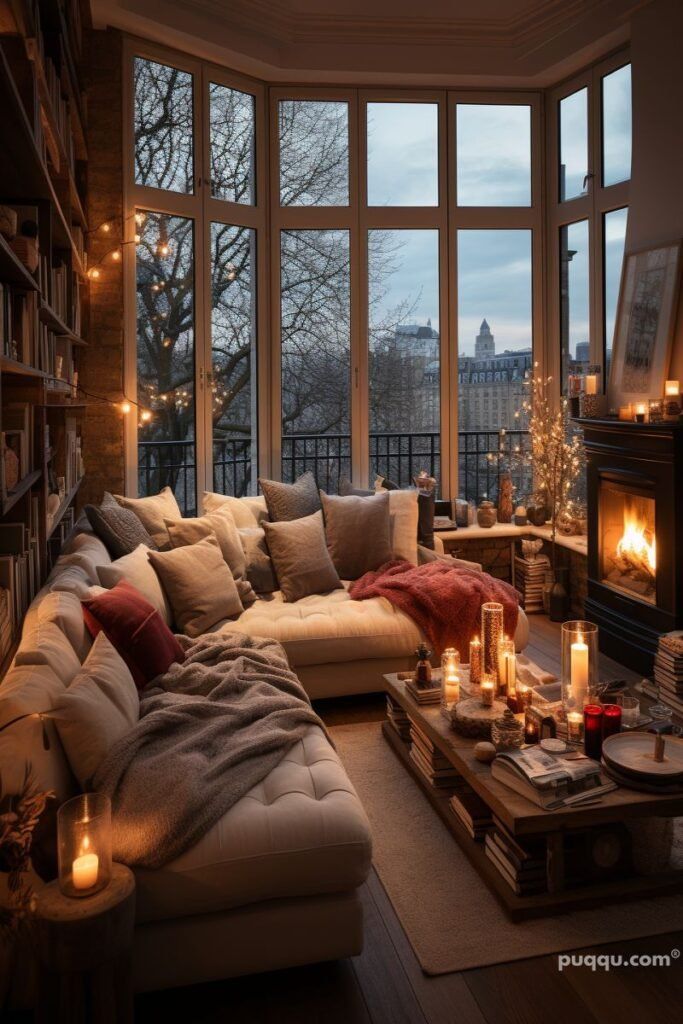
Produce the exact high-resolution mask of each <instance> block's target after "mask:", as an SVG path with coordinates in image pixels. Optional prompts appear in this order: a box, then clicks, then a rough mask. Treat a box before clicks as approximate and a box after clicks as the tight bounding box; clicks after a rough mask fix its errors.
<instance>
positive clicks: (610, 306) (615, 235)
mask: <svg viewBox="0 0 683 1024" xmlns="http://www.w3.org/2000/svg"><path fill="white" fill-rule="evenodd" d="M627 221H628V207H626V206H625V207H624V208H623V209H621V210H612V211H611V213H606V214H605V219H604V240H605V241H604V245H605V373H604V379H605V381H607V380H609V367H610V361H611V358H612V339H613V338H614V324H615V321H616V318H617V300H618V298H619V282H620V280H621V265H622V263H623V260H624V243H625V241H626V223H627Z"/></svg>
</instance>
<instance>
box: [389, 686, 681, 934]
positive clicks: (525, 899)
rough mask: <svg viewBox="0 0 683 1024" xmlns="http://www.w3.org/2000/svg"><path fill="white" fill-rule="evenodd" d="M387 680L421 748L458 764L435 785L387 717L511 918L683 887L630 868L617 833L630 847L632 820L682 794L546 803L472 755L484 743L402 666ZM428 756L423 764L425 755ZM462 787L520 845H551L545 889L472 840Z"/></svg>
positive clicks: (663, 812) (665, 810) (618, 793)
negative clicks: (505, 869) (517, 883)
mask: <svg viewBox="0 0 683 1024" xmlns="http://www.w3.org/2000/svg"><path fill="white" fill-rule="evenodd" d="M384 679H385V683H386V686H385V689H386V692H387V695H388V696H389V697H390V698H391V700H392V701H393V703H394V705H399V706H400V708H402V709H403V711H404V712H405V714H406V715H407V717H408V720H409V722H410V725H411V727H412V729H413V734H415V731H416V732H417V734H418V735H419V736H421V740H420V743H421V746H422V750H423V751H424V749H425V744H426V745H428V746H431V747H432V748H433V749H434V750H435V753H436V754H437V756H438V761H439V764H447V765H448V766H450V767H447V768H446V769H445V770H444V769H441V778H440V779H438V781H433V782H432V781H430V779H429V778H428V777H427V775H426V773H425V772H424V771H423V770H421V769H420V767H419V766H418V765H419V758H418V763H416V760H415V758H414V757H412V756H411V746H412V744H413V740H412V739H411V738H409V736H408V729H407V728H406V729H402V730H400V731H399V730H398V729H397V728H396V727H395V726H394V724H393V723H392V722H391V721H389V720H387V721H385V722H384V724H383V733H384V736H385V738H386V740H387V741H388V743H389V744H390V745H391V747H392V748H393V750H394V751H395V752H396V754H397V755H398V757H399V758H400V760H401V761H402V762H403V764H404V765H405V766H406V768H407V769H408V771H409V772H410V774H411V775H412V776H413V778H415V779H416V781H417V782H418V784H419V785H420V786H421V787H422V790H423V791H424V793H425V794H426V796H427V798H428V799H429V801H430V803H431V804H432V806H433V807H434V808H435V810H436V812H437V813H438V814H439V816H440V817H441V819H442V820H443V822H444V823H445V825H446V827H447V828H448V829H449V831H450V832H451V834H452V835H453V836H454V838H455V839H456V840H457V842H458V844H459V846H460V847H461V849H462V850H463V852H464V853H465V854H466V856H467V858H468V859H469V861H470V863H471V864H472V865H473V866H474V867H475V868H476V870H477V871H478V872H479V874H480V875H481V877H482V879H483V880H484V882H486V884H487V885H488V887H489V889H491V891H492V892H493V893H494V895H495V896H496V897H497V898H498V900H499V901H500V902H501V903H502V905H503V907H504V909H505V910H506V911H507V913H508V914H509V916H510V917H511V918H512V919H513V920H522V919H525V918H531V917H546V916H551V915H553V914H558V913H562V912H567V911H571V910H576V909H579V908H581V907H588V906H602V905H604V904H606V903H608V902H616V901H620V900H625V899H638V898H644V897H648V896H655V895H662V894H664V893H670V892H683V871H672V870H667V871H666V872H662V873H659V874H652V875H638V874H636V873H635V872H634V870H633V869H632V867H631V865H630V857H629V851H628V849H624V850H622V851H621V852H620V853H619V855H618V856H617V855H616V854H615V836H617V837H618V836H619V834H620V830H621V834H622V835H623V836H624V840H625V847H628V846H629V844H628V835H627V833H626V830H625V829H624V825H623V823H624V822H625V821H627V820H629V821H631V820H634V819H638V818H640V819H645V818H666V817H677V816H679V815H683V794H676V795H667V796H659V795H657V794H649V793H639V792H636V791H634V790H629V789H625V788H623V787H619V789H616V790H614V791H613V792H611V793H608V794H606V795H605V796H604V797H603V798H602V801H601V802H600V803H596V804H593V805H592V806H588V807H577V808H561V809H559V810H556V811H547V810H544V809H543V808H541V807H538V806H537V805H536V804H534V803H532V802H531V801H530V800H527V799H526V798H525V797H523V796H521V795H520V794H518V793H516V792H515V791H514V790H512V789H509V788H508V787H507V786H505V785H503V783H501V782H498V781H497V780H496V779H494V778H493V777H492V776H491V769H490V766H489V765H488V764H483V763H481V762H480V761H477V760H476V758H475V757H474V746H475V743H476V741H475V740H472V739H467V738H465V737H464V736H460V735H459V734H458V733H456V732H455V731H454V730H453V729H452V728H451V726H450V724H449V722H448V721H447V720H446V718H444V716H443V715H442V713H441V710H440V707H439V705H438V704H428V705H424V704H423V705H418V704H417V703H416V702H415V701H414V700H413V698H412V697H411V696H410V694H409V693H408V691H407V690H406V685H405V683H404V682H403V681H402V680H399V678H398V676H397V675H396V674H395V673H393V674H390V675H386V676H385V677H384ZM422 761H423V764H424V756H423V758H422ZM449 776H450V778H451V780H452V781H453V782H454V785H453V786H452V787H449V783H448V779H449ZM458 789H460V790H462V789H465V790H468V791H474V793H476V794H477V796H478V797H479V798H480V799H481V801H483V803H484V804H485V805H486V808H488V809H489V810H490V812H491V816H492V818H493V820H494V822H495V827H496V828H498V829H499V830H501V833H502V835H503V836H505V837H507V838H508V839H509V840H510V843H511V845H512V846H513V847H514V846H519V847H521V848H524V847H525V846H528V847H533V848H534V849H535V850H538V849H539V848H540V849H542V850H543V858H542V859H543V863H544V868H543V867H542V868H541V871H540V873H538V872H537V874H536V876H535V877H536V879H537V884H535V885H534V887H533V888H534V889H538V890H540V891H534V892H533V893H529V892H527V893H526V894H521V895H518V894H517V892H515V889H514V886H513V884H512V883H511V881H510V880H509V879H506V877H505V876H504V873H502V872H501V870H499V868H498V867H497V866H496V865H495V864H494V862H493V860H492V859H490V857H489V856H488V855H487V853H486V844H485V842H482V841H476V840H475V839H473V838H472V837H471V836H470V834H469V832H468V831H467V829H466V827H465V826H464V824H463V823H462V822H461V820H460V818H459V817H458V816H457V815H456V813H455V812H454V810H453V809H452V807H451V804H450V797H451V795H452V794H453V792H454V791H455V792H457V790H458ZM613 857H614V863H613V862H612V859H611V858H613ZM577 865H578V868H577ZM539 874H540V879H539ZM543 876H544V877H543Z"/></svg>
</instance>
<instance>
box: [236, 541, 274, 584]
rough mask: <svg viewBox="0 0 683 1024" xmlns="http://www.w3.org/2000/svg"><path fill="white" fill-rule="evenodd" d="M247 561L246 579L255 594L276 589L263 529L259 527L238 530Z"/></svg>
mask: <svg viewBox="0 0 683 1024" xmlns="http://www.w3.org/2000/svg"><path fill="white" fill-rule="evenodd" d="M238 533H239V535H240V540H241V541H242V547H243V548H244V557H245V560H246V563H247V579H248V580H249V583H250V584H251V585H252V587H253V588H254V591H255V592H256V593H257V594H272V593H273V592H274V591H275V590H277V580H276V579H275V572H274V571H273V563H272V562H271V560H270V553H269V551H268V548H267V547H266V535H265V531H264V530H262V529H261V528H259V527H255V528H253V529H245V530H239V531H238Z"/></svg>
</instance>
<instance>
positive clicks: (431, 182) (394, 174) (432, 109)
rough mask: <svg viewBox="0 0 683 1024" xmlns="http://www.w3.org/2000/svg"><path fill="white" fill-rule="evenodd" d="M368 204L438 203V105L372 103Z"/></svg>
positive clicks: (370, 107) (423, 204)
mask: <svg viewBox="0 0 683 1024" xmlns="http://www.w3.org/2000/svg"><path fill="white" fill-rule="evenodd" d="M367 115H368V205H369V206H438V205H439V107H438V105H437V104H436V103H368V107H367Z"/></svg>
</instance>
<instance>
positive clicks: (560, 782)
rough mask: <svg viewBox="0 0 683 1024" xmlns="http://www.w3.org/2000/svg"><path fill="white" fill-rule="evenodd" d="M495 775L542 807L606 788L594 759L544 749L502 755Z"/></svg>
mask: <svg viewBox="0 0 683 1024" xmlns="http://www.w3.org/2000/svg"><path fill="white" fill-rule="evenodd" d="M491 774H492V776H493V777H494V779H498V781H499V782H502V783H504V785H506V786H509V787H510V788H511V789H514V790H516V791H517V792H518V793H521V794H522V796H526V797H527V799H529V800H533V802H534V803H536V804H538V805H539V806H541V807H546V806H548V805H549V804H551V803H555V802H557V801H559V800H562V799H564V798H567V797H571V796H574V795H576V794H579V793H584V792H587V791H590V790H593V789H596V790H597V789H598V788H599V787H600V788H602V787H603V785H604V779H603V778H602V776H601V774H600V766H599V764H597V762H595V761H593V760H592V759H591V758H589V757H585V756H581V755H578V756H577V755H576V754H573V755H572V756H571V757H570V758H568V757H564V756H562V755H561V754H549V753H548V752H547V751H545V750H541V748H540V747H528V748H526V749H524V750H510V751H506V752H505V753H502V754H498V756H497V757H496V759H495V761H494V762H493V764H492V765H491ZM612 788H616V787H614V786H612V785H610V786H609V789H612ZM596 796H597V794H596Z"/></svg>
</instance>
